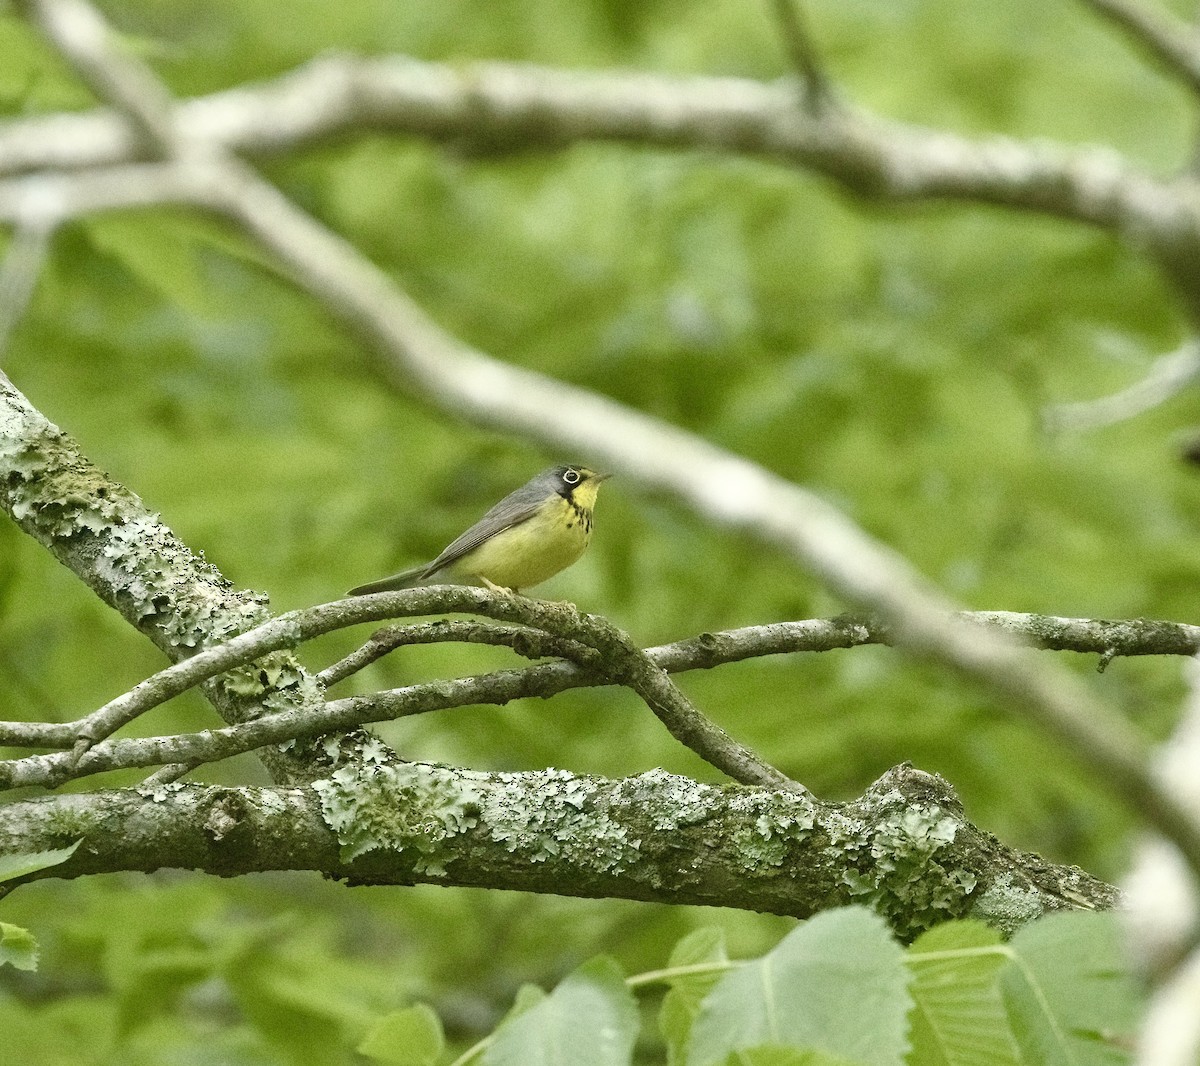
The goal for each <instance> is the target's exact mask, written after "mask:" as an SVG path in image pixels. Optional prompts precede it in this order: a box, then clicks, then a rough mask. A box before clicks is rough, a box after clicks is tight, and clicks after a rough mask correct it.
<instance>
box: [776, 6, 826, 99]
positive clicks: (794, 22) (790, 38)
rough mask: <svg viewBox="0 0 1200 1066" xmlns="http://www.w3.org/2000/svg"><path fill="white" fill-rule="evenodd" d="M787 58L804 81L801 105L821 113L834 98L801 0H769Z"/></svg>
mask: <svg viewBox="0 0 1200 1066" xmlns="http://www.w3.org/2000/svg"><path fill="white" fill-rule="evenodd" d="M771 2H772V5H773V6H774V8H775V20H776V22H778V23H779V33H780V36H782V38H783V43H784V47H785V48H786V49H787V52H788V58H789V59H791V61H792V66H793V67H794V68H795V70H796V73H797V74H798V75H799V76H800V80H801V81H802V82H803V84H804V106H805V108H806V109H807V110H809V111H812V112H814V113H820V112H821V111H822V110H823V109H824V108H826V107H829V106H830V105H831V104H832V103H833V102H834V101H833V90H832V87H831V86H830V84H829V78H828V76H827V75H826V73H825V67H824V65H823V64H822V62H821V56H820V53H818V51H817V45H816V42H815V41H814V40H813V37H812V33H811V32H810V30H809V28H808V18H807V15H806V12H805V10H804V5H803V0H771Z"/></svg>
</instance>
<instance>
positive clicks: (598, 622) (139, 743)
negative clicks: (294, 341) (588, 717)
mask: <svg viewBox="0 0 1200 1066" xmlns="http://www.w3.org/2000/svg"><path fill="white" fill-rule="evenodd" d="M461 610H471V611H474V612H476V613H479V614H485V615H489V616H492V617H496V618H500V619H503V620H505V621H509V622H516V623H518V624H521V625H524V626H535V627H537V628H539V629H541V630H544V631H547V632H550V633H553V634H556V635H557V636H559V637H562V638H569V640H570V641H573V642H574V643H575V644H576V645H578V646H579V647H580V651H581V653H580V655H579V659H580V661H579V662H578V663H577V664H576V666H577V668H579V669H580V670H581V671H582V673H583V679H584V683H589V682H590V683H596V682H598V681H616V682H619V683H620V684H623V685H627V686H628V687H629V688H631V689H633V691H634V692H636V693H637V694H638V695H640V696H641V697H642V698H643V699H644V700H645V701H646V703H647V705H648V706H649V707H650V708H651V710H653V711H654V713H655V714H656V715H658V717H659V719H660V720H661V721H662V722H663V724H664V725H665V726H666V727H667V728H668V729H669V730H670V731H671V733H672V735H673V736H675V737H676V738H677V739H678V740H680V742H681V743H684V744H686V745H687V746H688V747H690V748H691V749H692V750H693V751H695V752H696V753H697V754H698V755H700V756H701V758H703V759H706V760H707V761H708V762H710V763H711V764H712V765H713V766H716V767H717V768H718V769H720V770H722V771H724V772H725V773H727V774H729V775H730V776H731V777H733V778H734V780H737V781H742V782H745V783H750V784H764V785H769V786H771V787H773V788H796V789H800V787H801V786H799V785H797V784H796V783H795V782H793V781H791V780H790V779H789V778H787V777H786V776H785V775H784V774H782V773H780V772H779V771H778V770H776V769H775V768H774V767H772V766H770V765H769V764H767V763H766V762H764V761H763V760H762V759H761V758H759V757H758V756H757V755H756V754H755V753H754V752H752V751H750V750H749V749H748V748H746V747H744V746H743V745H741V744H738V743H737V742H736V741H735V740H733V739H732V738H731V737H730V736H729V735H728V734H726V733H725V731H724V730H722V729H721V728H720V727H719V726H717V725H716V724H715V723H714V722H712V721H710V720H709V719H708V718H706V717H705V716H704V715H703V714H701V713H700V712H699V711H698V710H697V709H696V708H695V707H693V706H692V704H691V703H690V701H688V699H687V698H686V697H685V696H684V695H683V694H682V693H681V692H680V691H679V690H678V689H677V688H676V687H675V686H674V684H673V683H672V682H671V681H670V679H669V678H668V677H667V675H666V673H665V672H664V671H663V670H662V669H661V668H660V667H659V666H657V665H656V664H655V663H654V662H653V661H652V660H651V659H650V658H649V657H648V656H647V655H646V654H645V652H643V651H642V650H641V649H639V648H638V647H637V646H636V645H634V644H633V642H632V641H631V640H630V639H629V637H628V636H627V635H626V634H624V633H622V632H621V631H620V630H618V629H617V628H616V627H614V626H613V625H612V624H611V623H609V622H607V621H605V620H604V619H602V618H599V617H596V616H594V615H581V614H580V613H579V612H578V611H577V610H576V609H575V608H574V607H573V606H571V605H570V604H559V603H543V602H541V601H538V600H531V599H527V598H525V597H521V596H512V595H510V594H506V593H496V592H489V591H486V590H483V589H475V588H467V587H453V586H450V587H427V588H419V589H404V590H401V591H397V592H386V593H378V594H376V595H374V596H364V597H355V598H352V599H348V600H340V601H337V602H334V603H330V604H324V605H321V606H319V607H310V608H307V609H305V610H302V611H295V612H292V613H290V614H285V615H280V616H279V617H278V618H275V619H272V620H270V621H269V622H267V623H265V624H263V625H261V626H259V627H258V628H256V629H254V630H251V631H249V632H247V633H243V634H241V635H240V636H237V637H235V638H233V639H232V640H230V641H228V642H227V643H225V644H223V645H221V646H220V647H217V648H213V649H210V650H209V651H207V652H202V653H201V654H199V655H197V656H195V657H194V658H192V659H189V660H188V661H186V662H182V663H178V664H176V665H175V666H173V667H170V668H169V669H167V670H164V671H162V672H161V673H159V674H157V675H155V676H154V677H152V678H149V679H147V680H146V681H144V682H142V683H141V684H139V685H137V686H135V688H133V689H132V690H131V691H130V692H128V693H125V694H124V695H122V696H120V697H118V698H117V699H115V700H113V701H112V702H110V703H108V704H106V705H105V706H104V707H101V708H100V709H99V710H98V711H96V712H93V714H91V715H88V716H87V717H86V718H83V719H81V720H79V721H78V722H72V723H65V724H63V725H58V726H53V727H50V728H48V729H46V730H45V732H46V734H47V735H48V739H49V738H52V739H54V740H55V741H57V742H58V743H60V744H64V745H65V744H67V743H70V742H72V741H73V740H75V739H77V738H79V739H83V740H85V741H87V743H86V744H85V745H83V746H82V747H80V748H77V749H76V750H74V751H71V752H57V753H53V754H50V755H36V756H29V757H27V758H24V759H14V760H10V761H8V762H3V763H0V787H9V788H12V787H20V786H28V785H42V786H55V785H59V784H62V783H63V782H64V781H67V780H71V779H74V778H78V777H83V776H86V775H88V774H94V773H99V772H101V771H103V770H111V769H117V768H122V767H124V768H132V767H140V766H154V765H162V764H164V763H174V762H180V763H186V764H188V765H190V766H195V765H199V764H200V763H202V762H213V761H216V760H218V759H224V758H228V757H229V756H231V755H235V754H238V753H240V752H243V751H250V750H254V749H256V748H261V747H263V746H265V745H267V744H280V743H283V742H285V741H289V740H294V739H297V738H301V737H315V736H318V735H320V734H322V733H327V732H330V731H332V730H345V729H349V728H352V727H353V726H357V725H361V724H364V723H366V722H372V721H380V720H382V719H384V718H395V717H400V716H402V715H406V714H419V713H422V712H424V711H429V710H437V709H442V708H446V707H452V706H462V705H464V704H468V703H485V702H496V700H498V699H499V700H500V701H501V702H507V700H510V699H513V698H515V697H516V696H517V695H532V694H534V693H533V692H531V691H524V692H522V691H520V687H521V686H522V685H525V686H528V684H529V680H530V679H527V678H524V677H522V676H520V674H519V672H514V671H509V672H507V673H508V675H515V676H506V675H505V674H503V673H502V674H492V675H488V676H485V677H481V678H460V679H457V680H455V681H437V682H431V683H429V684H425V685H414V686H410V687H409V688H407V689H404V690H401V693H400V694H399V695H400V701H399V702H397V700H396V698H395V697H396V696H397V695H398V694H395V693H393V694H389V695H390V696H391V697H392V698H391V699H386V698H385V699H381V700H379V701H377V702H371V701H363V700H359V701H340V702H339V703H326V704H323V705H316V706H310V707H308V708H281V707H275V708H273V710H274V711H275V712H276V713H274V714H272V715H269V716H266V717H261V718H256V719H253V720H251V721H246V722H241V723H239V724H237V725H234V726H230V727H227V728H225V729H221V730H205V731H203V732H200V733H192V734H179V735H173V736H169V737H147V738H140V739H136V740H119V741H111V742H107V743H101V744H98V745H95V746H93V745H94V742H95V741H98V740H102V739H103V738H104V737H107V736H109V735H110V734H111V733H112V732H113V731H114V730H115V729H117V728H118V727H119V726H121V725H123V724H125V723H127V722H129V721H131V720H132V719H133V718H134V717H136V716H137V715H139V714H141V713H143V712H144V711H146V710H149V709H150V708H152V707H155V706H157V705H159V704H160V703H162V702H164V701H165V700H167V699H170V698H171V697H173V696H177V695H179V694H180V693H181V692H184V691H186V690H187V689H188V688H190V687H192V686H193V685H196V684H198V683H200V682H201V681H203V680H205V679H207V678H210V677H215V676H219V675H225V676H229V671H230V670H234V671H237V673H235V674H234V678H235V680H240V681H242V682H245V680H246V679H249V681H250V683H251V685H254V684H255V682H254V678H256V677H257V676H258V675H259V674H268V675H269V674H271V673H272V672H273V671H274V670H275V665H274V664H275V661H276V659H277V658H278V656H279V651H280V649H290V648H294V647H295V646H296V645H298V644H299V643H301V642H302V641H305V640H309V639H311V638H313V637H315V636H319V635H321V634H322V633H328V632H330V631H332V630H334V629H339V628H344V627H346V626H349V625H355V624H358V623H360V622H373V621H379V620H380V619H382V618H388V617H394V616H397V615H419V614H428V613H430V612H431V611H461ZM559 650H570V646H569V645H568V644H566V643H564V644H562V645H561V646H560V649H559ZM268 654H270V655H271V657H270V658H265V659H264V658H262V657H263V656H265V655H268ZM506 682H508V683H507V684H506ZM230 683H232V682H230ZM514 686H515V688H514ZM7 731H8V732H9V733H10V734H14V733H15V734H19V733H21V732H23V730H22V729H21V727H20V725H19V723H9V724H7Z"/></svg>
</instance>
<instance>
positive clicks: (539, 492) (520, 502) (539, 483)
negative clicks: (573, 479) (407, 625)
mask: <svg viewBox="0 0 1200 1066" xmlns="http://www.w3.org/2000/svg"><path fill="white" fill-rule="evenodd" d="M563 469H564V468H563V467H557V466H552V467H550V469H549V470H543V471H542V472H541V473H540V474H538V475H537V477H535V478H533V480H532V481H527V482H526V483H525V484H524V485H522V486H521V487H520V488H519V489H516V490H515V491H513V492H510V493H509V494H508V495H507V496H505V497H504V499H502V500H501V501H500V502H499V503H498V504H496V505H495V506H494V507H493V508H492V509H491V510H490V511H488V512H487V514H485V515H484V516H483V517H482V518H481V519H480V520H479V521H478V522H476V523H475V524H474V525H473V526H472V527H471V528H470V529H468V530H467V531H466V532H465V533H463V534H462V535H461V536H460V537H457V538H456V539H455V540H453V541H451V542H450V543H449V544H448V545H447V546H446V547H445V548H444V549H443V550H442V553H441V555H439V556H438V557H437V558H436V559H434V560H433V562H431V563H430V564H429V565H428V566H427V567H425V569H424V572H423V573H422V575H421V576H422V577H429V576H430V575H431V574H434V573H436V572H437V571H438V570H442V569H444V568H445V567H447V566H453V565H454V564H455V563H456V562H458V560H459V559H461V558H462V557H463V556H464V555H467V554H468V553H470V552H472V551H474V550H475V549H476V548H478V547H479V545H481V544H482V543H483V542H484V541H485V540H488V539H489V538H491V537H494V536H495V535H496V534H497V533H502V532H503V531H504V530H506V529H511V528H512V527H513V526H519V525H520V524H521V523H522V522H527V521H529V519H531V518H532V517H533V516H534V515H535V514H536V513H537V511H538V508H540V507H541V506H542V504H543V503H545V502H546V500H547V499H548V498H549V497H550V496H552V495H556V494H557V493H558V484H559V478H560V476H561V471H562V470H563Z"/></svg>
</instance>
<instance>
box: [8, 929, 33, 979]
mask: <svg viewBox="0 0 1200 1066" xmlns="http://www.w3.org/2000/svg"><path fill="white" fill-rule="evenodd" d="M37 960H38V945H37V941H36V940H35V939H34V937H33V934H32V933H31V932H30V931H29V930H28V929H22V928H21V927H20V926H19V925H9V924H8V922H0V966H3V965H4V964H5V963H8V965H9V966H15V967H16V968H17V969H18V970H36V969H37Z"/></svg>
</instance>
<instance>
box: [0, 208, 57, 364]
mask: <svg viewBox="0 0 1200 1066" xmlns="http://www.w3.org/2000/svg"><path fill="white" fill-rule="evenodd" d="M52 233H53V226H52V225H45V224H43V223H42V222H41V221H40V220H29V221H28V222H26V223H25V224H23V225H18V226H17V227H16V229H15V230H14V232H13V236H12V242H11V243H10V244H9V246H8V251H7V252H6V253H5V256H4V261H3V262H2V263H0V355H3V354H4V351H5V349H6V348H7V347H8V341H9V338H10V337H11V336H12V333H13V330H15V329H16V326H17V323H18V322H19V321H20V320H21V317H22V316H23V315H24V314H25V311H26V309H27V308H28V306H29V302H30V300H32V299H33V294H34V291H35V289H36V288H37V282H38V278H39V276H40V275H41V272H42V267H43V266H44V265H45V263H46V259H47V256H48V254H49V250H50V238H51V235H52Z"/></svg>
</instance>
